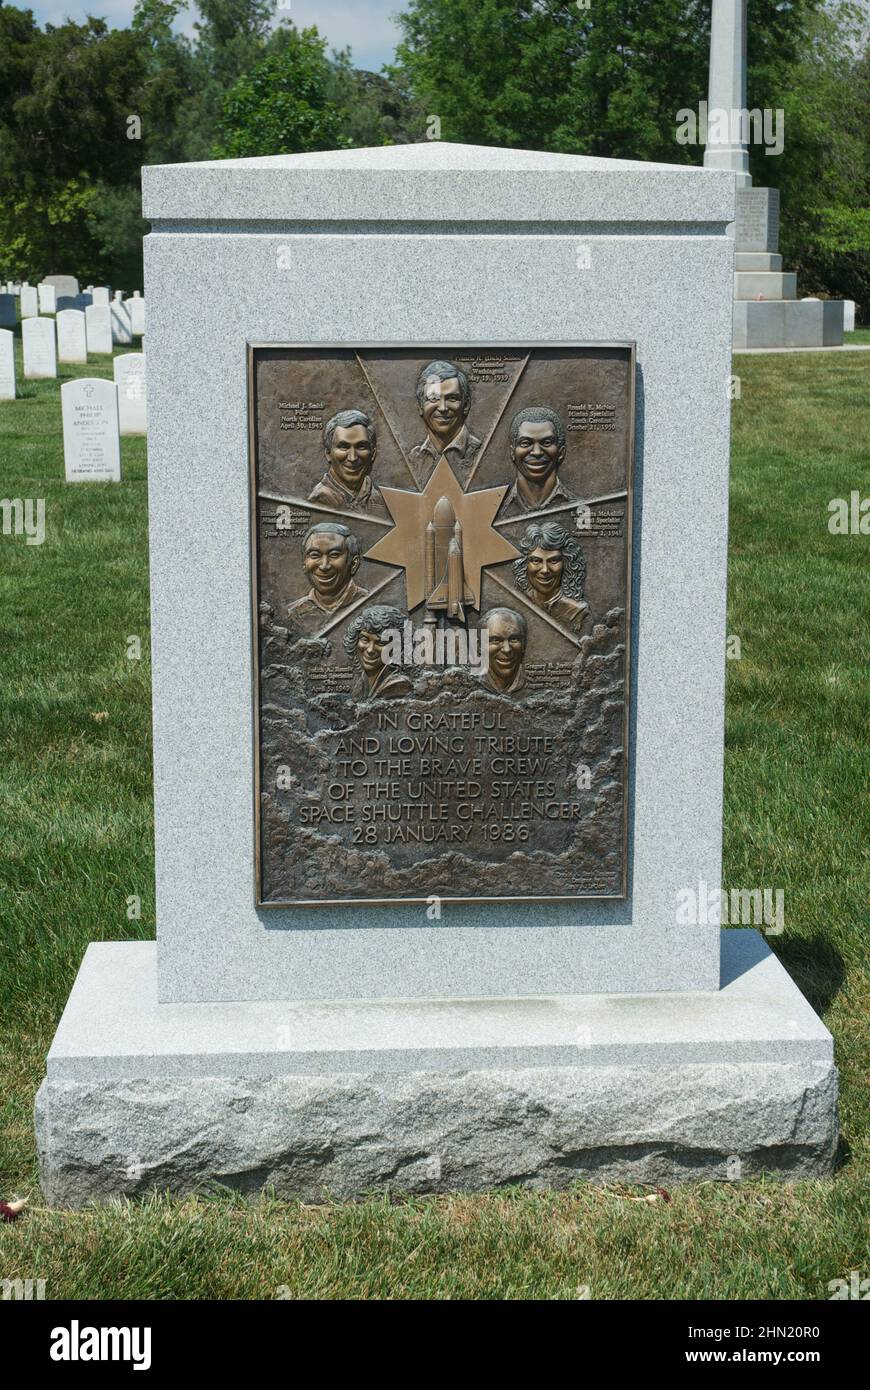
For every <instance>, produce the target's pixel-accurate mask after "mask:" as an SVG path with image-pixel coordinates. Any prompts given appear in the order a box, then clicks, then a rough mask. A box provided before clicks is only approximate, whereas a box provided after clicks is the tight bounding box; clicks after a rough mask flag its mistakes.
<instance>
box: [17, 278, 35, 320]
mask: <svg viewBox="0 0 870 1390" xmlns="http://www.w3.org/2000/svg"><path fill="white" fill-rule="evenodd" d="M38 313H39V296H38V295H37V293H36V286H35V285H22V286H21V317H22V318H23V319H35V318H36V315H37V314H38Z"/></svg>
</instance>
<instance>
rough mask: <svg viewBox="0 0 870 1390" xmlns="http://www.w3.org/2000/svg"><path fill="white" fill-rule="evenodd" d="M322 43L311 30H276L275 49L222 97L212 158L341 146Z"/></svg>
mask: <svg viewBox="0 0 870 1390" xmlns="http://www.w3.org/2000/svg"><path fill="white" fill-rule="evenodd" d="M325 48H326V41H325V40H324V39H321V38H320V36H319V34H318V33H317V30H316V29H303V30H302V31H301V32H300V31H299V30H297V29H295V28H289V29H285V30H282V37H281V41H280V43H279V44H277V45H276V46H275V47H274V49H273V50H272V51H271V52H269V53H267V55H266V57H265V58H263V59H261V61H260V62H259V63H258V64H257V65H256V67H255V68H254V69H253V71H252V72H250V73H248V74H246V75H244V76H242V77H240V78H239V80H238V81H237V82H236V83H235V85H234V86H233V87H232V89H231V91H230V92H229V94H228V95H227V97H226V99H225V101H224V106H223V114H222V118H221V126H220V135H219V138H218V142H217V148H216V153H217V154H218V155H220V156H223V157H225V158H244V157H245V156H252V155H272V154H296V153H298V152H300V151H303V150H328V149H335V148H336V147H337V146H339V145H341V144H344V143H346V141H345V138H344V137H343V135H342V126H343V123H344V115H343V113H342V110H341V108H340V107H339V106H338V105H337V103H336V102H335V101H332V100H330V93H331V92H333V91H334V86H333V83H332V76H331V72H330V65H329V61H328V59H327V58H326V54H325Z"/></svg>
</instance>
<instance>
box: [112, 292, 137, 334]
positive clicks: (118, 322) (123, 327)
mask: <svg viewBox="0 0 870 1390" xmlns="http://www.w3.org/2000/svg"><path fill="white" fill-rule="evenodd" d="M109 307H110V309H111V311H112V342H113V343H118V344H120V345H121V346H125V345H126V344H127V343H132V341H133V328H132V325H131V323H130V311H129V309H128V308H127V306H126V304H124V303H122V302H121V300H120V299H113V300H112V303H111V305H110V306H109Z"/></svg>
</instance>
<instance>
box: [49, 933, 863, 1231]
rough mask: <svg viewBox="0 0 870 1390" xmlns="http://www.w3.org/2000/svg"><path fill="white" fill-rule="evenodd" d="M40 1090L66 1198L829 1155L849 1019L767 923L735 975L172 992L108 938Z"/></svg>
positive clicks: (726, 950) (611, 1176) (755, 1162)
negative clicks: (824, 1006)
mask: <svg viewBox="0 0 870 1390" xmlns="http://www.w3.org/2000/svg"><path fill="white" fill-rule="evenodd" d="M47 1070H48V1075H47V1078H46V1080H45V1081H44V1083H43V1085H42V1087H41V1089H40V1092H39V1095H38V1097H37V1105H36V1123H37V1137H38V1141H39V1151H40V1163H41V1170H42V1183H43V1188H44V1191H45V1195H46V1198H47V1200H48V1201H49V1202H51V1203H54V1204H57V1205H63V1206H73V1207H74V1206H81V1205H82V1204H83V1203H85V1202H88V1201H90V1200H104V1199H107V1198H111V1197H115V1196H121V1195H135V1194H143V1193H146V1192H149V1191H151V1190H154V1189H157V1190H161V1191H171V1192H174V1193H186V1192H191V1191H196V1190H201V1189H208V1188H212V1187H214V1186H216V1185H222V1186H226V1187H232V1188H236V1189H241V1190H243V1191H255V1190H257V1189H259V1188H262V1187H265V1186H274V1188H275V1189H276V1190H277V1191H278V1192H279V1193H281V1194H284V1195H287V1196H295V1197H301V1198H304V1199H306V1200H309V1201H317V1200H319V1199H321V1198H324V1197H328V1196H332V1197H335V1198H345V1199H347V1198H354V1197H359V1196H361V1195H362V1194H364V1193H366V1192H370V1191H375V1190H383V1189H386V1188H391V1189H394V1190H396V1191H405V1192H444V1191H451V1190H465V1191H483V1190H486V1189H488V1188H494V1187H499V1186H502V1185H504V1184H506V1183H524V1184H526V1185H528V1186H531V1187H538V1188H544V1187H554V1188H555V1187H564V1186H566V1185H567V1184H569V1183H571V1182H573V1181H575V1180H577V1179H589V1180H592V1181H597V1182H613V1181H629V1182H639V1183H656V1184H659V1185H667V1184H670V1183H675V1182H682V1181H689V1180H696V1179H711V1178H712V1179H725V1180H731V1181H734V1180H737V1179H739V1178H741V1177H748V1176H750V1175H752V1174H757V1173H760V1172H762V1171H764V1172H768V1173H772V1174H773V1175H775V1176H777V1177H780V1178H785V1179H797V1178H807V1177H820V1176H824V1175H825V1174H827V1173H829V1172H830V1171H831V1169H832V1165H833V1161H834V1153H835V1146H836V1138H837V1112H836V1091H837V1080H836V1071H835V1069H834V1065H833V1057H832V1049H831V1038H830V1034H829V1033H828V1032H827V1030H826V1029H825V1028H824V1026H823V1025H822V1024H821V1022H820V1021H819V1019H818V1018H817V1017H816V1016H815V1014H814V1013H813V1011H812V1010H811V1009H810V1007H809V1005H808V1004H807V1003H806V1001H805V1000H804V999H803V998H802V996H801V995H800V993H799V992H798V990H797V989H796V988H795V986H794V984H793V983H792V981H791V980H790V979H789V977H788V976H787V975H786V973H785V971H784V970H783V969H782V967H781V966H780V965H779V962H778V961H777V960H776V959H775V957H773V956H772V955H771V953H770V951H769V950H768V948H767V946H766V943H764V942H763V941H762V940H761V939H760V938H759V937H758V935H757V934H756V933H755V932H748V931H730V932H726V933H723V987H722V989H721V990H720V991H719V992H718V993H715V994H694V995H685V994H661V995H644V996H628V995H613V996H603V995H583V996H570V997H569V996H563V997H553V998H546V999H510V1000H429V1001H425V1000H417V1001H407V1002H405V1003H396V1002H384V1001H380V1002H377V1003H374V1004H366V1005H360V1004H358V1003H355V1004H341V1003H335V1004H298V1003H297V1004H290V1005H280V1004H275V1003H268V1004H262V1003H259V1004H252V1003H246V1004H236V1005H227V1004H221V1005H207V1004H158V1003H157V1001H156V961H155V953H154V948H153V946H152V945H151V944H150V943H124V944H121V945H117V944H115V945H108V944H106V945H102V946H97V947H93V946H92V947H91V948H90V949H89V951H88V954H87V956H86V958H85V962H84V964H83V966H82V970H81V972H80V974H79V978H78V980H77V982H76V986H75V988H74V990H73V993H72V996H71V998H70V1002H69V1004H68V1006H67V1010H66V1012H65V1014H64V1018H63V1020H62V1021H61V1025H60V1027H59V1029H58V1033H57V1037H56V1039H55V1043H54V1045H53V1047H52V1050H51V1052H50V1054H49V1059H48V1067H47Z"/></svg>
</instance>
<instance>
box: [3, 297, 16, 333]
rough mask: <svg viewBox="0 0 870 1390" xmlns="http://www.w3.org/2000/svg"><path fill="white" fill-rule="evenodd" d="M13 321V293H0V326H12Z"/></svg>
mask: <svg viewBox="0 0 870 1390" xmlns="http://www.w3.org/2000/svg"><path fill="white" fill-rule="evenodd" d="M15 323H16V314H15V295H14V294H0V328H14V327H15Z"/></svg>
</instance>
